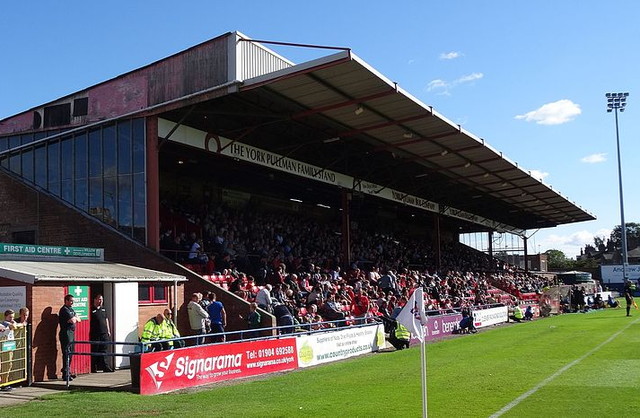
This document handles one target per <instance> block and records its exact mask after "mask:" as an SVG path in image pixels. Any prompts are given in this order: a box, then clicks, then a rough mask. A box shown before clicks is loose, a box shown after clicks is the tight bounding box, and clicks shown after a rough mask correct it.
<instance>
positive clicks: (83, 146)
mask: <svg viewBox="0 0 640 418" xmlns="http://www.w3.org/2000/svg"><path fill="white" fill-rule="evenodd" d="M73 141H74V146H75V166H76V167H75V175H76V179H85V178H87V167H88V162H87V134H80V135H77V136H76V137H75V138H74V139H73Z"/></svg>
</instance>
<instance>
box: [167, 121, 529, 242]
mask: <svg viewBox="0 0 640 418" xmlns="http://www.w3.org/2000/svg"><path fill="white" fill-rule="evenodd" d="M174 128H175V123H174V122H171V121H168V120H165V119H158V136H160V137H161V138H166V137H167V136H168V135H169V133H171V136H170V137H169V140H170V141H174V142H178V143H181V144H185V145H189V146H191V147H194V148H199V149H202V150H205V151H208V152H213V153H216V154H220V155H224V156H226V157H230V158H236V159H238V160H242V161H246V162H250V163H253V164H257V165H261V166H264V167H269V168H273V169H276V170H280V171H284V172H287V173H290V174H294V175H297V176H300V177H305V178H309V179H313V180H317V181H321V182H323V183H328V184H332V185H335V186H338V187H343V188H345V189H353V190H354V191H357V192H361V193H366V194H369V195H373V196H378V197H381V198H383V199H387V200H391V201H396V202H400V203H402V204H405V205H408V206H413V207H416V208H419V209H423V210H428V211H431V212H440V210H441V207H440V205H439V204H438V203H436V202H431V201H429V200H426V199H422V198H420V197H418V196H412V195H409V194H406V193H403V192H400V191H397V190H393V189H389V188H386V187H384V186H380V185H378V184H375V183H369V182H366V181H362V180H360V179H355V178H354V177H352V176H348V175H346V174H342V173H338V172H335V171H331V170H327V169H325V168H322V167H318V166H315V165H312V164H308V163H305V162H302V161H297V160H294V159H291V158H288V157H286V156H284V155H279V154H275V153H272V152H270V151H266V150H263V149H260V148H256V147H252V146H250V145H247V144H243V143H241V142H236V141H232V140H231V139H228V138H224V137H221V136H219V135H215V134H211V133H207V132H204V131H201V130H198V129H194V128H191V127H188V126H184V125H180V126H178V127H177V129H174ZM442 211H443V212H442V213H443V214H445V215H448V216H453V217H456V218H459V219H464V220H466V221H470V222H473V223H476V224H479V225H484V226H488V227H490V228H492V229H496V230H498V231H500V232H504V231H508V232H511V233H514V234H517V235H522V234H523V232H524V231H523V230H522V229H519V228H515V227H512V226H509V225H506V224H503V223H499V222H496V221H494V220H491V219H487V218H484V217H482V216H477V215H473V214H471V213H468V212H465V211H462V210H460V209H455V208H450V207H447V208H443V209H442Z"/></svg>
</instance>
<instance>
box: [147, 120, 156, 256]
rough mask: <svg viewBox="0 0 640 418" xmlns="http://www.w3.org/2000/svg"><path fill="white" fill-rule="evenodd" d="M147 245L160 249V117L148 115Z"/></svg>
mask: <svg viewBox="0 0 640 418" xmlns="http://www.w3.org/2000/svg"><path fill="white" fill-rule="evenodd" d="M146 122H147V142H146V145H147V147H146V148H147V149H146V153H147V164H146V170H145V171H146V173H145V175H146V180H147V247H149V248H152V249H153V250H155V251H160V174H159V173H160V170H159V162H158V152H159V149H158V118H157V117H155V116H152V117H147V119H146Z"/></svg>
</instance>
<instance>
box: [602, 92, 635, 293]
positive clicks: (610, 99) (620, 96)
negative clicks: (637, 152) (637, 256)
mask: <svg viewBox="0 0 640 418" xmlns="http://www.w3.org/2000/svg"><path fill="white" fill-rule="evenodd" d="M606 97H607V112H611V111H613V112H614V113H615V115H616V145H617V147H618V187H619V188H620V235H621V236H622V275H623V277H624V280H625V281H626V280H627V279H628V278H629V256H628V252H627V225H626V224H625V223H624V198H623V195H622V165H621V163H620V134H619V131H618V110H619V111H620V112H624V108H625V107H626V106H627V97H629V93H607V94H606Z"/></svg>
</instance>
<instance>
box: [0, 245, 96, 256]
mask: <svg viewBox="0 0 640 418" xmlns="http://www.w3.org/2000/svg"><path fill="white" fill-rule="evenodd" d="M102 251H103V250H102V249H101V248H82V247H59V246H49V245H27V244H7V243H0V256H9V255H16V256H30V257H51V256H53V257H91V258H100V257H101V256H102Z"/></svg>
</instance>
